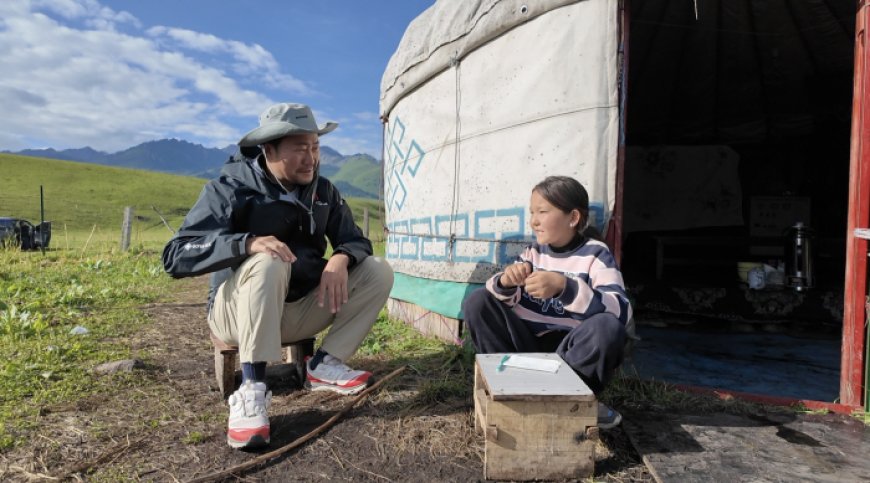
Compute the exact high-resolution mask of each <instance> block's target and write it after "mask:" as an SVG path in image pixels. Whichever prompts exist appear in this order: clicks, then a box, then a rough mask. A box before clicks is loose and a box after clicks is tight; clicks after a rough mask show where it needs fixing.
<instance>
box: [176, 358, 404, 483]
mask: <svg viewBox="0 0 870 483" xmlns="http://www.w3.org/2000/svg"><path fill="white" fill-rule="evenodd" d="M404 370H405V366H402V367H400V368H398V369H396V370H395V371H393V372H391V373H389V374H387V375H386V376H384V378H383V379H380V380H379V381H378V382H376V383H374V384H372V386H371V387H369V388H367V389H366V390H365V391H363V392H361V393H359V394H358V395H357V396H356V397H354V398H353V400H351V401H350V402H348V403H347V404H345V405H344V407H343V408H341V411H339V412H337V413H335V414H334V415H333V416H332V417H331V418H329V419H328V420H326V422H325V423H323V424H321V425H320V426H318V427H316V428H314V429H313V430H311V432H309V433H308V434H306V435H305V436H300V437H299V438H297V439H296V440H295V441H293V442H292V443H288V444H287V445H285V446H282V447H280V448H278V449H276V450H275V451H270V452H269V453H266V454H263V455H260V456H257V457H256V458H254V459H252V460H251V461H247V462H245V463H242V464H240V465H236V466H233V467H230V468H227V469H225V470H223V471H218V472H216V473H211V474H208V475H205V476H200V477H199V478H195V479H193V480H190V481H189V482H188V483H202V482H206V481H215V480H218V479H221V478H225V477H227V476H230V475H234V474H238V473H241V472H243V471H245V470H249V469H251V468H253V467H255V466H258V465H260V464H262V463H265V462H266V461H269V460H271V459H272V458H275V457H277V456H281V455H282V454H284V453H286V452H288V451H290V450H292V449H294V448H298V447H299V446H302V444H304V443H305V442H307V441H308V440H310V439H311V438H313V437H315V436H317V435H318V434H320V433H322V432H323V431H324V430H326V429H328V428H329V427H330V426H332V425H333V424H335V422H336V421H338V420H339V419H341V417H342V416H344V415H345V413H347V412H348V411H350V410H351V409H353V407H354V406H356V405H357V404H358V403H359V402H361V401H362V400H364V399H365V398H367V397H368V396H369V394H371V393H372V392H374V391H375V390H377V389H379V388H380V387H381V386H382V385H384V384H385V383H386V382H387V381H389V380H390V379H392V378H394V377H396V376H398V375H399V374H401V373H402V372H403V371H404Z"/></svg>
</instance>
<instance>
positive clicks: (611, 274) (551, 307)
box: [486, 239, 631, 335]
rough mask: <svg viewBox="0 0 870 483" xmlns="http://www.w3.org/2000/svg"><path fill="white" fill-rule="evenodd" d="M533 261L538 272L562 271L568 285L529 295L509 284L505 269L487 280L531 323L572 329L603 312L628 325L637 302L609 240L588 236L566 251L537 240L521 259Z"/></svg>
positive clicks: (537, 330)
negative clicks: (547, 294) (542, 295)
mask: <svg viewBox="0 0 870 483" xmlns="http://www.w3.org/2000/svg"><path fill="white" fill-rule="evenodd" d="M525 262H529V263H531V265H532V267H533V268H534V270H535V271H538V270H547V271H551V272H558V273H561V274H562V275H564V276H565V277H566V278H567V281H566V284H565V290H563V291H562V293H561V294H560V295H558V296H556V297H553V298H550V299H546V300H542V299H539V298H536V297H532V296H531V295H529V294H528V293H527V292H526V291H525V288H524V287H513V288H504V287H502V286H501V285H500V284H499V280H500V279H501V275H502V273H504V272H499V273H497V274H495V275H493V276H492V278H490V279H489V280H487V282H486V288H487V290H489V292H490V293H492V294H493V295H494V296H495V297H496V298H497V299H498V300H500V301H502V302H503V303H505V304H507V305H508V306H510V307H512V308H513V311H514V313H516V314H517V315H518V316H519V317H520V318H521V319H523V320H525V321H526V322H527V323H528V324H529V326H530V328H531V329H532V330H533V331H534V332H535V333H536V334H537V335H542V334H543V333H545V332H548V331H551V330H570V329H572V328H574V327H577V326H578V325H580V323H582V322H583V320H585V319H587V318H589V317H591V316H593V315H595V314H598V313H602V312H609V313H611V314H613V315H615V316H616V317H617V318H618V319H619V320H620V321H621V322H622V323H623V324H627V323H628V321H629V320H630V319H631V304H630V303H629V301H628V297H627V296H626V294H625V285H624V283H623V281H622V273H620V271H619V268H618V267H617V266H616V260H615V259H614V258H613V255H612V254H611V253H610V250H609V249H608V248H607V245H605V244H604V243H602V242H600V241H597V240H592V239H586V240H581V241H580V243H579V246H577V247H576V248H573V249H570V248H569V249H568V250H566V251H564V252H561V251H560V252H557V251H554V250H553V249H552V248H551V247H550V246H549V245H539V244H537V243H533V244H532V245H531V246H529V247H527V248H526V249H525V250H524V251H523V252H522V253H521V254H520V256H519V257H518V258H517V261H516V263H525Z"/></svg>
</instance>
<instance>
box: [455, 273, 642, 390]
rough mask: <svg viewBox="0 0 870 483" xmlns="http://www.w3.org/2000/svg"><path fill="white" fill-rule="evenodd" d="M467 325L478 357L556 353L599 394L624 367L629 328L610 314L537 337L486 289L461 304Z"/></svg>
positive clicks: (476, 291)
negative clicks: (512, 353) (623, 359)
mask: <svg viewBox="0 0 870 483" xmlns="http://www.w3.org/2000/svg"><path fill="white" fill-rule="evenodd" d="M462 312H463V314H464V315H465V319H464V320H465V325H466V327H467V328H468V331H469V332H470V333H471V340H472V342H474V347H475V349H476V350H477V353H478V354H491V353H497V352H555V353H557V354H559V356H560V357H561V358H562V359H563V360H564V361H565V362H566V363H568V365H569V366H571V368H572V369H574V372H576V373H577V374H578V375H579V376H580V377H581V378H582V379H583V382H585V383H586V385H587V386H589V389H591V390H592V392H594V393H595V394H598V393H600V392H601V391H602V390H604V387H605V386H606V385H607V383H608V382H609V381H610V378H611V376H613V373H614V371H615V370H616V368H617V367H618V366H619V364H621V363H622V357H623V346H624V345H625V337H626V334H625V326H624V325H623V324H622V322H620V321H619V319H618V318H616V316H614V315H613V314H610V313H601V314H595V315H593V316H592V317H589V318H588V319H586V320H584V321H583V323H581V324H580V325H579V326H577V327H574V328H573V329H571V330H570V331H554V332H549V333H547V334H545V335H543V336H541V337H537V336H535V334H533V333H532V332H531V330H529V327H528V325H526V323H525V322H523V320H522V319H520V318H519V317H518V316H517V315H516V314H515V313H514V311H513V310H511V308H510V307H508V306H507V305H505V304H503V303H501V302H499V301H498V300H497V299H496V298H495V297H493V295H492V294H491V293H489V292H488V291H487V290H486V289H485V288H481V289H477V290H475V291H474V292H472V293H471V294H470V295H469V296H468V297H466V299H465V300H464V301H463V302H462Z"/></svg>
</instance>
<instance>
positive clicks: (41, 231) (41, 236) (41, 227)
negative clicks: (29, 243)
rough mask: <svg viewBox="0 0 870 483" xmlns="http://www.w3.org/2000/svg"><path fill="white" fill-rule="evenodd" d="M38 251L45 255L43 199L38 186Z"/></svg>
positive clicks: (40, 188) (40, 186)
mask: <svg viewBox="0 0 870 483" xmlns="http://www.w3.org/2000/svg"><path fill="white" fill-rule="evenodd" d="M39 249H40V250H42V254H43V255H45V198H44V197H43V193H42V185H39Z"/></svg>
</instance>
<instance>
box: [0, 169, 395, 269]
mask: <svg viewBox="0 0 870 483" xmlns="http://www.w3.org/2000/svg"><path fill="white" fill-rule="evenodd" d="M0 172H2V173H3V190H2V191H0V216H12V217H17V218H24V219H27V220H29V221H30V222H31V223H34V224H35V223H37V222H39V220H40V219H41V217H40V197H39V189H40V186H42V187H43V193H44V208H45V219H46V220H48V221H51V222H52V238H51V242H50V246H52V247H57V248H62V249H65V250H85V251H92V252H106V251H110V250H114V249H117V248H118V247H119V244H120V238H121V225H122V223H123V221H124V208H125V207H127V206H131V207H133V216H134V220H133V225H132V233H131V245H132V246H133V247H134V248H137V249H150V250H156V249H160V248H162V246H163V245H164V244H165V243H166V242H167V241H168V240H169V238H170V237H171V236H172V232H171V231H170V229H169V228H167V227H166V225H165V224H164V223H163V219H165V220H166V223H168V224H169V227H171V228H172V229H173V230H174V229H177V228H178V226H180V225H181V222H182V220H183V219H184V215H185V214H187V212H188V210H189V209H190V207H191V206H193V203H194V202H195V201H196V199H197V197H198V196H199V193H200V191H201V190H202V187H203V186H204V185H205V183H206V180H204V179H202V178H195V177H192V176H179V175H172V174H166V173H158V172H154V171H145V170H137V169H127V168H115V167H110V166H103V165H97V164H90V163H79V162H74V161H61V160H56V159H44V158H34V157H29V156H17V155H12V154H0ZM347 202H348V204H349V205H350V207H351V210H352V211H353V214H354V220H355V221H356V222H357V224H358V225H360V226H362V223H363V211H364V209H366V208H367V209H368V210H369V218H370V221H369V227H370V231H369V233H370V235H371V239H372V241H374V242H375V243H378V242H380V241H383V211H384V210H383V208H382V205H383V203H382V202H379V201H377V200H369V199H363V198H347ZM161 217H162V218H163V219H161Z"/></svg>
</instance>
